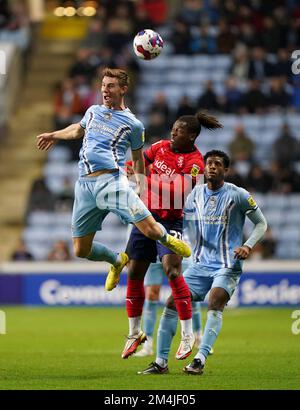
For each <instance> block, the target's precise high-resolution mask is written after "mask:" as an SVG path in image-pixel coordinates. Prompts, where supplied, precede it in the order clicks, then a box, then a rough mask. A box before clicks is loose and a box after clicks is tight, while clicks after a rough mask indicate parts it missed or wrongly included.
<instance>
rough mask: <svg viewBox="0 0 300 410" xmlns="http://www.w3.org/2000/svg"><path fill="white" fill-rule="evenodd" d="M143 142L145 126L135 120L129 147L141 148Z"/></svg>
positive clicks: (133, 148)
mask: <svg viewBox="0 0 300 410" xmlns="http://www.w3.org/2000/svg"><path fill="white" fill-rule="evenodd" d="M144 143H145V128H144V126H143V124H142V123H141V122H140V121H137V122H136V123H135V125H134V127H133V130H132V133H131V149H132V150H133V151H136V150H138V149H141V148H143V146H144Z"/></svg>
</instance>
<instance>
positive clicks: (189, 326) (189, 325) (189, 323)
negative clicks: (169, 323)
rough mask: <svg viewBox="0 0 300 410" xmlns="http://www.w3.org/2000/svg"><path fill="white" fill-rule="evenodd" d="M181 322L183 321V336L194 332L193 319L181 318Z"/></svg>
mask: <svg viewBox="0 0 300 410" xmlns="http://www.w3.org/2000/svg"><path fill="white" fill-rule="evenodd" d="M180 323H181V335H182V336H186V335H192V334H193V320H192V319H186V320H180Z"/></svg>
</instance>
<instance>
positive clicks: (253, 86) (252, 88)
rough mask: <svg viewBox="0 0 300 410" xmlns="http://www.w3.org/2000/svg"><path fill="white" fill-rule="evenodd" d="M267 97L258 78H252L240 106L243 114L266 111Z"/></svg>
mask: <svg viewBox="0 0 300 410" xmlns="http://www.w3.org/2000/svg"><path fill="white" fill-rule="evenodd" d="M266 104H267V97H266V96H265V94H264V93H263V92H262V91H261V89H260V84H259V81H258V80H255V79H253V80H250V81H249V83H248V90H247V91H246V92H245V93H244V94H243V95H242V97H241V102H240V107H241V110H240V111H241V112H242V113H243V114H246V113H250V114H262V113H264V112H265V111H266Z"/></svg>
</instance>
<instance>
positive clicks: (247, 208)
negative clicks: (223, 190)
mask: <svg viewBox="0 0 300 410" xmlns="http://www.w3.org/2000/svg"><path fill="white" fill-rule="evenodd" d="M238 203H239V206H240V208H241V211H242V212H243V213H244V214H247V213H249V212H251V211H255V210H256V209H257V208H258V206H257V204H256V202H255V200H254V199H253V197H252V195H251V194H250V193H249V192H248V191H246V190H245V189H243V188H239V190H238Z"/></svg>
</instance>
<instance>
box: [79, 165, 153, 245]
mask: <svg viewBox="0 0 300 410" xmlns="http://www.w3.org/2000/svg"><path fill="white" fill-rule="evenodd" d="M109 212H113V213H115V214H116V215H118V216H119V218H120V219H121V221H122V222H123V223H124V224H128V223H136V222H140V221H142V220H143V219H145V218H147V217H148V216H150V215H151V213H150V211H149V210H148V209H147V207H146V206H145V204H144V203H143V202H142V200H141V199H140V198H139V196H138V195H137V194H136V193H135V192H134V191H133V189H132V188H131V187H130V186H129V183H128V179H127V177H126V176H125V175H122V174H120V173H119V172H118V171H116V172H115V173H112V174H103V175H100V176H98V177H88V176H85V177H80V178H79V179H78V180H77V182H76V185H75V200H74V206H73V214H72V236H73V237H82V236H85V235H88V234H90V233H94V232H96V231H100V230H101V229H102V222H103V220H104V218H105V217H106V216H107V215H108V214H109Z"/></svg>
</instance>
